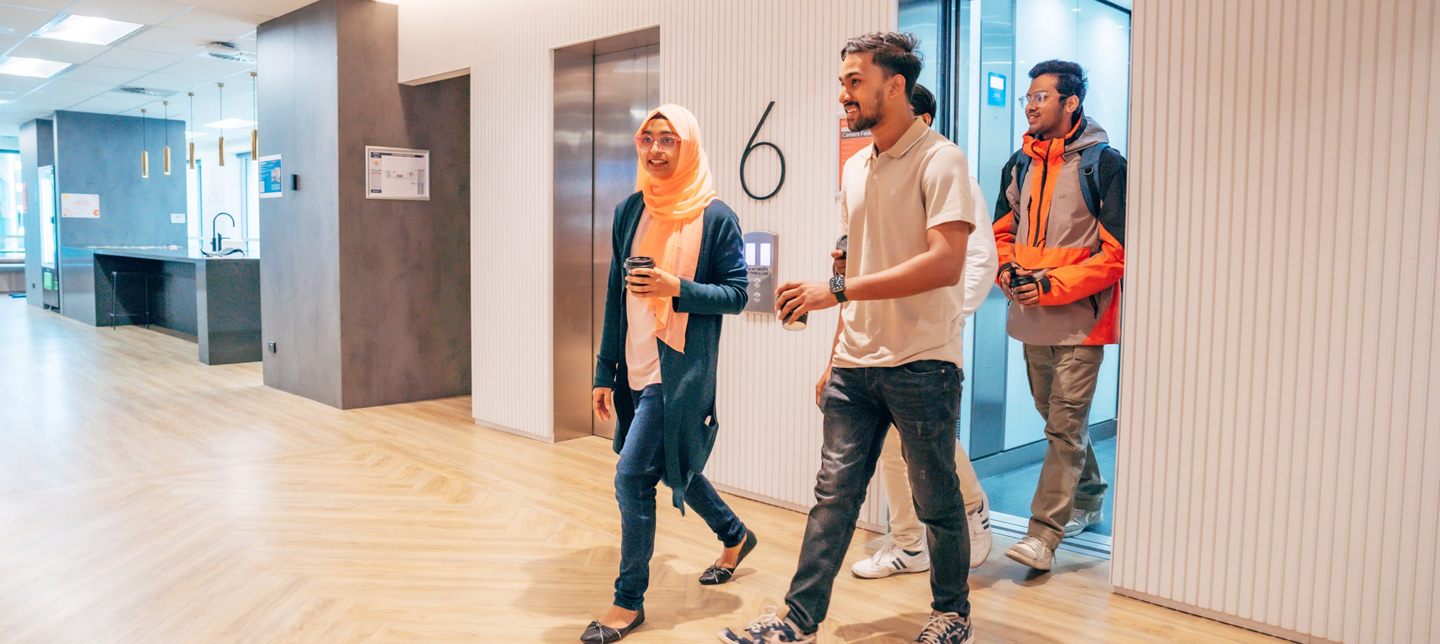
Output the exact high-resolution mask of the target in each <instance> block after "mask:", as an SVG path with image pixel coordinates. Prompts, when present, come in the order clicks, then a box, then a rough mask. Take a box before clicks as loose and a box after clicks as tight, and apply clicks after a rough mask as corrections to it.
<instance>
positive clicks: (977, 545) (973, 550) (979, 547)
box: [965, 497, 994, 568]
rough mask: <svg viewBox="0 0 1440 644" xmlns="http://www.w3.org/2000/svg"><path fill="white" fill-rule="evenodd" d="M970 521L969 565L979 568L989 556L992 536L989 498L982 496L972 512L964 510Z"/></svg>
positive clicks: (992, 540) (966, 517)
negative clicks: (978, 504)
mask: <svg viewBox="0 0 1440 644" xmlns="http://www.w3.org/2000/svg"><path fill="white" fill-rule="evenodd" d="M965 519H966V520H968V521H969V522H970V567H971V568H979V567H980V564H983V563H985V560H986V559H988V558H989V557H990V546H991V545H992V543H993V542H994V537H993V536H992V535H991V534H990V499H989V497H986V498H983V499H981V501H980V507H979V508H976V509H975V511H974V512H966V513H965Z"/></svg>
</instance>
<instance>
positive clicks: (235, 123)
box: [205, 119, 255, 130]
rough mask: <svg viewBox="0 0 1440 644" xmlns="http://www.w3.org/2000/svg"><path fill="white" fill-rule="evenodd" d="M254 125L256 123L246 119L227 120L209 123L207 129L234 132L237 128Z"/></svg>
mask: <svg viewBox="0 0 1440 644" xmlns="http://www.w3.org/2000/svg"><path fill="white" fill-rule="evenodd" d="M254 124H255V121H247V120H245V119H225V120H223V121H215V122H214V123H207V124H206V125H205V127H213V128H216V129H219V130H233V129H236V128H242V127H250V126H252V125H254Z"/></svg>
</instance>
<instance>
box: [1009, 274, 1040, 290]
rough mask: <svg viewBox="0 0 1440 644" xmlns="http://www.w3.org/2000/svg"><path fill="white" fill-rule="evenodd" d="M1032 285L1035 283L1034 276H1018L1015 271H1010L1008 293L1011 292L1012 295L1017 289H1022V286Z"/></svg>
mask: <svg viewBox="0 0 1440 644" xmlns="http://www.w3.org/2000/svg"><path fill="white" fill-rule="evenodd" d="M1034 283H1035V276H1034V275H1021V274H1019V273H1016V272H1015V271H1010V292H1011V293H1014V292H1015V289H1017V288H1020V287H1022V286H1028V285H1030V284H1034Z"/></svg>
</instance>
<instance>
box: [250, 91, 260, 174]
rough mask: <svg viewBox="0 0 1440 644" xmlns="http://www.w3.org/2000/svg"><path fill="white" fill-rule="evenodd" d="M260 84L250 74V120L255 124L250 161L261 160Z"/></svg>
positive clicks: (251, 140)
mask: <svg viewBox="0 0 1440 644" xmlns="http://www.w3.org/2000/svg"><path fill="white" fill-rule="evenodd" d="M259 89H260V82H259V81H258V80H256V78H255V72H250V120H252V121H254V122H255V124H254V125H251V126H250V160H251V161H258V160H259V159H260V94H259V93H257V92H258V91H259Z"/></svg>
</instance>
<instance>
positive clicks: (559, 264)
mask: <svg viewBox="0 0 1440 644" xmlns="http://www.w3.org/2000/svg"><path fill="white" fill-rule="evenodd" d="M658 42H659V30H658V29H657V30H646V31H642V32H635V33H631V34H626V35H623V36H617V37H614V38H611V39H607V40H603V41H596V42H593V43H584V44H581V45H575V46H572V47H566V48H563V49H557V50H556V51H555V174H554V177H555V185H554V216H555V227H554V233H553V234H554V253H555V255H554V263H553V267H554V288H555V291H554V307H555V308H554V318H553V320H554V327H553V328H554V349H555V354H554V363H553V364H554V370H555V371H554V380H553V381H554V383H555V389H554V396H555V399H554V407H553V409H554V423H555V424H554V430H555V440H557V441H563V440H570V439H573V438H579V437H582V436H591V435H599V436H605V437H610V436H613V435H614V433H615V429H614V422H612V421H600V420H598V419H596V418H595V416H594V414H593V413H592V412H591V406H590V400H591V395H590V393H591V384H592V381H593V376H594V367H595V356H596V354H598V353H599V351H600V336H601V333H602V331H603V330H604V324H605V296H606V290H607V288H608V287H609V284H608V280H609V276H610V262H611V259H612V255H613V254H614V251H613V250H612V241H611V231H612V228H613V224H614V218H615V207H616V206H617V205H619V204H620V203H621V202H622V201H624V200H625V199H626V198H627V197H629V196H630V195H631V194H633V193H634V192H635V172H636V170H637V169H638V164H637V162H636V159H637V156H636V151H635V132H636V130H638V129H639V128H640V125H641V122H642V121H643V119H644V118H645V116H646V115H647V114H648V113H649V112H650V110H652V109H654V108H655V107H656V106H657V105H658V104H659V102H660V47H659V45H657V44H655V43H658ZM625 250H628V249H625Z"/></svg>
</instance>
